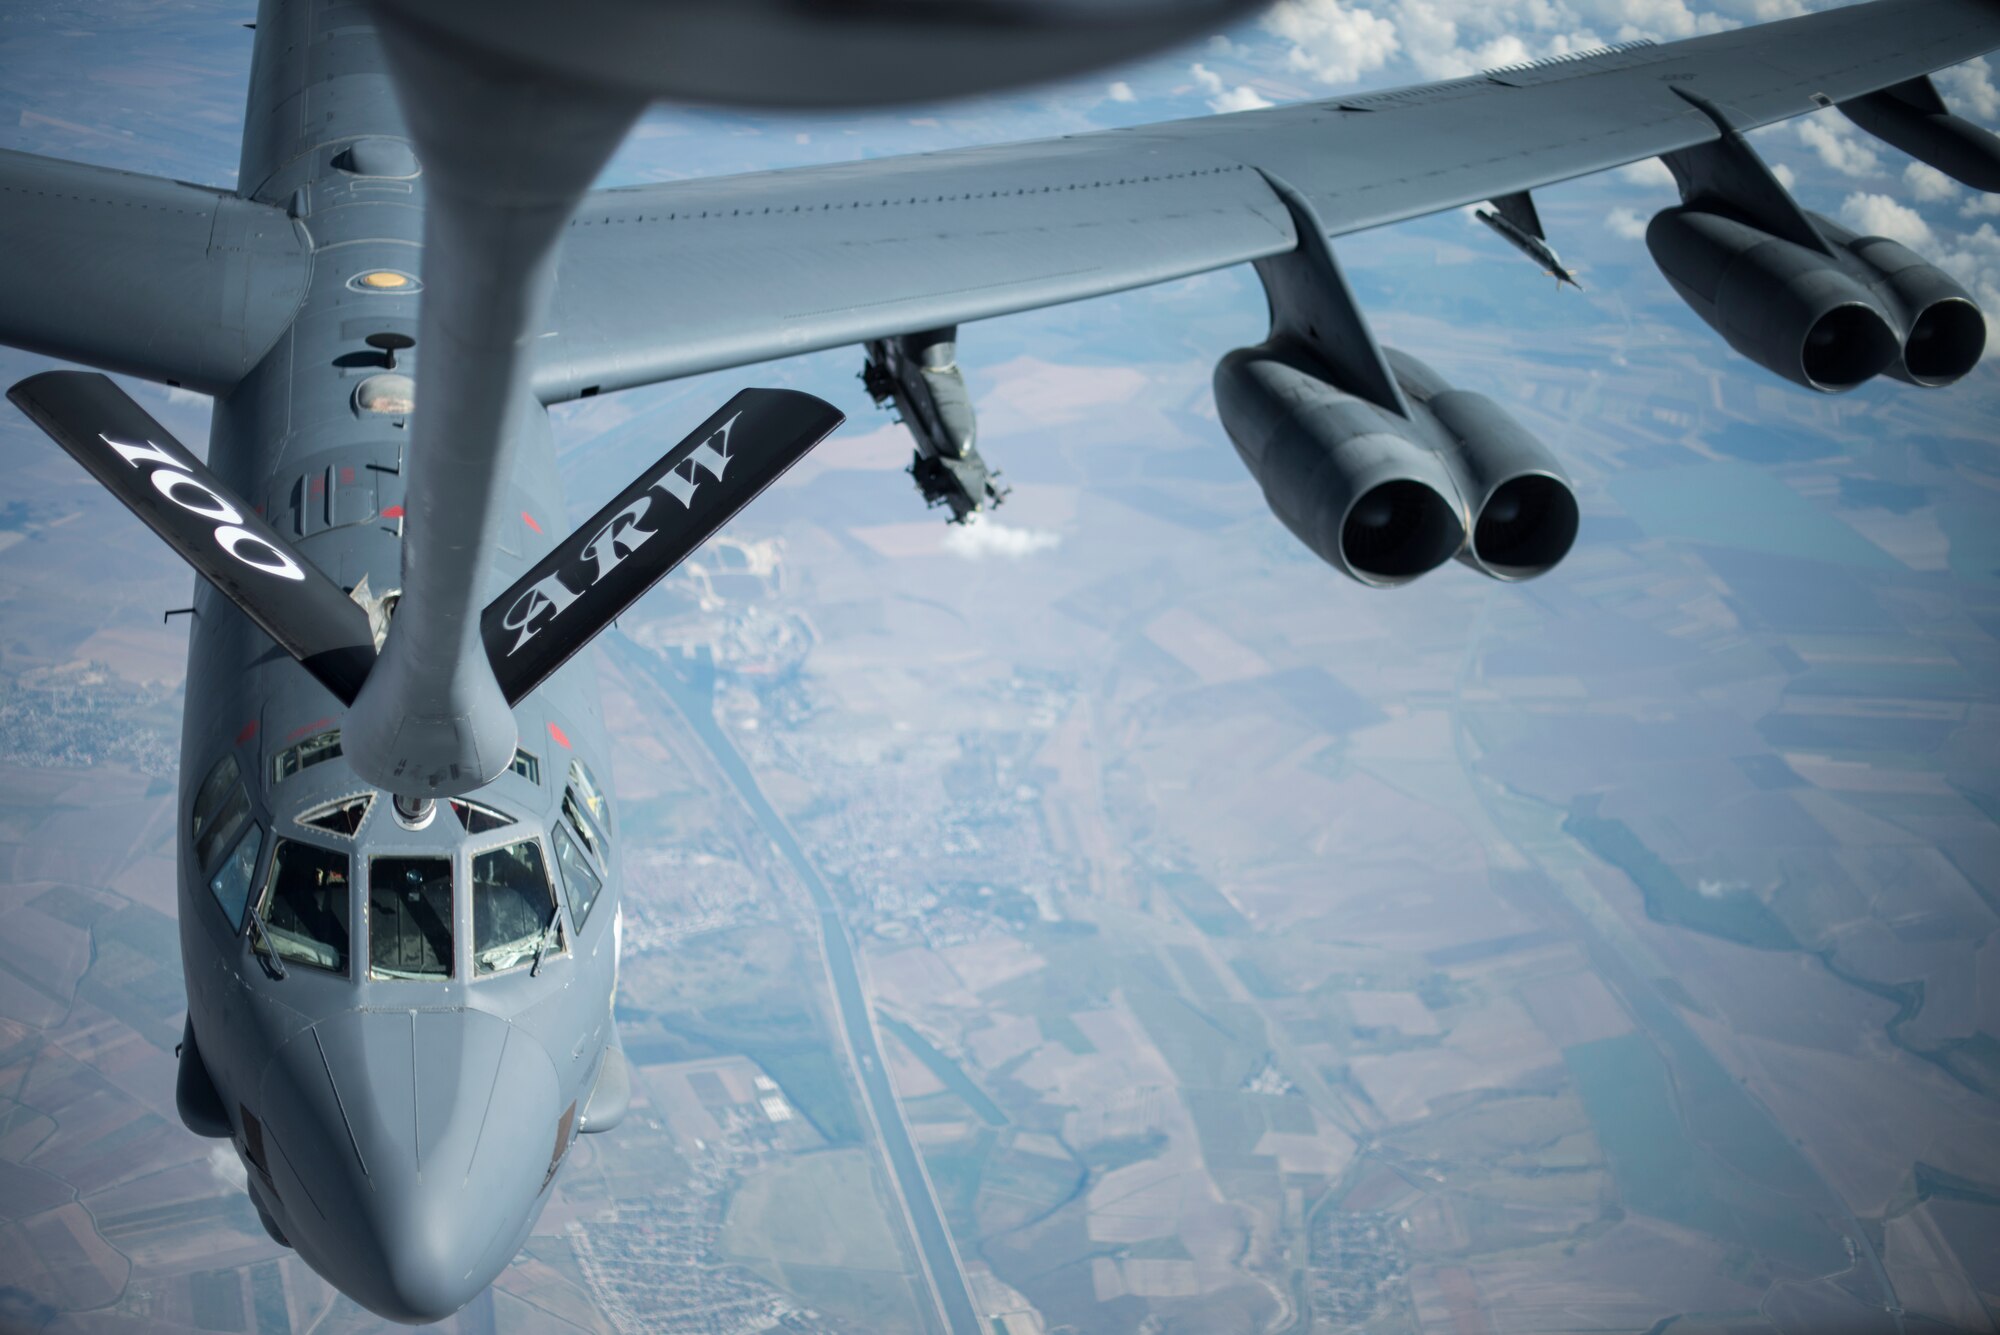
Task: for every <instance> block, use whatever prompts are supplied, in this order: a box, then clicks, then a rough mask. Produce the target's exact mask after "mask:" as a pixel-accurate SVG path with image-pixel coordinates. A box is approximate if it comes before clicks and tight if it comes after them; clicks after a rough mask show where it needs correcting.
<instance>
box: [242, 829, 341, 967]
mask: <svg viewBox="0 0 2000 1335" xmlns="http://www.w3.org/2000/svg"><path fill="white" fill-rule="evenodd" d="M347 906H348V882H347V854H345V853H341V852H336V851H335V850H333V849H331V848H321V847H320V846H319V845H318V844H307V843H301V842H299V841H298V840H296V839H280V840H278V842H277V844H276V846H275V847H274V848H273V849H272V851H271V874H270V876H269V877H268V878H266V880H265V883H264V900H263V902H262V903H261V904H259V905H258V906H257V914H258V916H259V917H261V918H262V919H263V920H264V931H263V933H262V934H261V935H260V936H259V938H258V940H257V949H258V950H260V951H261V950H264V949H266V948H267V943H268V948H269V949H272V950H275V951H277V952H278V954H279V956H280V957H281V958H283V959H285V960H287V961H289V962H291V963H296V964H304V965H307V966H309V967H311V968H314V969H325V970H327V971H328V972H329V973H338V974H345V973H346V972H347V941H348V936H347V924H348V907H347Z"/></svg>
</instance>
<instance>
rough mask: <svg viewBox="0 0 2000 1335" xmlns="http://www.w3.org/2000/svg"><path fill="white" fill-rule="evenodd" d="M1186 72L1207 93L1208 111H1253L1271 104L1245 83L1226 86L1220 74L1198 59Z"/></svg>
mask: <svg viewBox="0 0 2000 1335" xmlns="http://www.w3.org/2000/svg"><path fill="white" fill-rule="evenodd" d="M1188 73H1189V74H1190V75H1192V76H1194V85H1195V87H1197V88H1199V89H1200V90H1201V91H1202V92H1204V93H1207V94H1208V109H1209V110H1210V111H1255V110H1257V109H1258V108H1259V107H1268V106H1270V105H1271V102H1270V99H1268V98H1266V97H1265V96H1264V95H1263V94H1261V93H1259V92H1258V91H1257V90H1256V89H1254V88H1251V87H1249V86H1248V85H1247V84H1238V85H1237V86H1236V87H1234V88H1231V87H1228V86H1227V85H1225V84H1224V83H1223V81H1222V76H1221V75H1220V74H1217V73H1216V72H1215V71H1214V70H1212V69H1210V68H1209V67H1208V66H1206V65H1204V64H1201V63H1200V62H1199V61H1197V62H1196V63H1194V64H1192V65H1190V66H1188Z"/></svg>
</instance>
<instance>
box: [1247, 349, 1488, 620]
mask: <svg viewBox="0 0 2000 1335" xmlns="http://www.w3.org/2000/svg"><path fill="white" fill-rule="evenodd" d="M1215 407H1216V411H1217V413H1218V415H1219V416H1220V417H1221V418H1222V425H1223V428H1224V429H1225V430H1226V431H1228V432H1229V438H1230V440H1231V441H1233V442H1235V445H1236V452H1237V453H1238V454H1239V455H1241V456H1242V457H1243V463H1244V465H1245V466H1246V467H1247V468H1249V470H1250V475H1251V476H1252V477H1254V478H1256V479H1257V484H1258V485H1259V486H1260V487H1262V488H1263V489H1264V501H1265V503H1266V504H1268V505H1269V506H1270V507H1271V512H1272V513H1273V514H1275V515H1277V516H1278V518H1279V519H1280V520H1282V521H1284V525H1285V527H1286V528H1288V529H1290V530H1291V531H1292V532H1293V534H1294V535H1296V536H1297V537H1298V539H1299V541H1300V542H1303V543H1304V544H1305V545H1306V546H1308V547H1310V548H1312V549H1313V551H1314V552H1316V553H1318V554H1319V557H1320V559H1321V560H1323V561H1325V562H1326V563H1327V564H1329V565H1331V566H1333V567H1334V568H1335V569H1337V570H1340V571H1341V572H1343V573H1344V574H1347V575H1350V576H1352V577H1353V578H1355V579H1358V580H1360V581H1361V582H1362V583H1363V584H1373V585H1375V586H1377V587H1382V588H1386V587H1390V586H1393V585H1397V584H1406V583H1408V582H1409V581H1410V580H1413V579H1415V578H1416V577H1417V576H1419V575H1422V574H1425V573H1426V572H1428V571H1431V570H1435V569H1436V568H1437V567H1438V566H1440V565H1442V564H1444V563H1445V562H1446V561H1448V560H1450V559H1451V557H1452V555H1453V554H1454V553H1455V552H1457V551H1458V549H1459V547H1460V546H1462V545H1463V544H1464V542H1465V524H1464V521H1463V520H1462V519H1461V518H1460V516H1459V507H1458V503H1457V493H1456V488H1455V487H1454V486H1453V484H1452V478H1451V473H1450V471H1449V470H1448V469H1447V468H1446V467H1445V465H1444V461H1443V460H1442V459H1441V458H1440V457H1439V456H1438V455H1437V454H1436V453H1435V452H1434V451H1433V450H1430V449H1427V448H1425V446H1423V445H1420V444H1418V443H1417V442H1416V441H1415V440H1414V439H1412V438H1411V435H1410V434H1409V433H1410V428H1411V424H1410V423H1408V422H1405V421H1403V420H1402V419H1401V418H1399V417H1398V416H1397V415H1396V414H1394V413H1391V412H1387V411H1384V410H1383V409H1381V408H1378V407H1376V406H1375V405H1374V404H1372V403H1367V402H1364V401H1363V400H1361V399H1358V398H1355V397H1354V396H1353V395H1351V394H1347V393H1344V392H1342V391H1341V390H1338V389H1335V388H1334V387H1333V386H1332V385H1330V384H1328V383H1326V380H1325V379H1324V372H1323V371H1321V370H1320V368H1319V366H1318V364H1317V363H1316V362H1315V360H1314V359H1313V358H1312V356H1311V354H1310V353H1308V352H1306V351H1305V350H1304V349H1302V348H1299V347H1297V346H1296V345H1294V344H1292V343H1291V342H1290V341H1289V340H1286V339H1273V340H1272V341H1270V342H1267V343H1262V344H1259V345H1258V346H1256V347H1254V348H1238V349H1236V351H1234V352H1232V353H1230V354H1229V355H1228V356H1226V357H1224V358H1223V359H1222V360H1221V361H1220V362H1218V363H1217V364H1216V367H1215Z"/></svg>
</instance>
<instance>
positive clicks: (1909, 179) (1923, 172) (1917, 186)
mask: <svg viewBox="0 0 2000 1335" xmlns="http://www.w3.org/2000/svg"><path fill="white" fill-rule="evenodd" d="M1903 184H1905V185H1907V186H1909V187H1910V193H1911V194H1912V195H1914V196H1915V197H1916V199H1917V201H1918V202H1919V203H1923V204H1935V203H1937V202H1938V201H1939V200H1943V199H1950V198H1951V197H1952V196H1954V195H1956V194H1957V193H1958V182H1956V181H1954V180H1952V179H1951V178H1950V177H1949V176H1946V175H1945V174H1944V173H1943V172H1941V171H1939V170H1938V169H1937V168H1936V167H1929V166H1926V165H1924V164H1923V163H1921V162H1912V163H1911V164H1910V165H1909V166H1907V167H1905V168H1903Z"/></svg>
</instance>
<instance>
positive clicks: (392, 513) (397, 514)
mask: <svg viewBox="0 0 2000 1335" xmlns="http://www.w3.org/2000/svg"><path fill="white" fill-rule="evenodd" d="M382 517H383V518H384V519H401V518H402V517H403V507H402V506H400V505H392V506H390V507H389V508H388V509H386V510H384V511H383V512H382Z"/></svg>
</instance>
